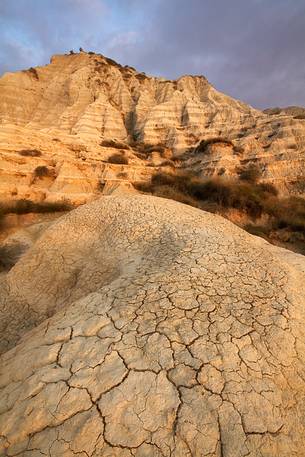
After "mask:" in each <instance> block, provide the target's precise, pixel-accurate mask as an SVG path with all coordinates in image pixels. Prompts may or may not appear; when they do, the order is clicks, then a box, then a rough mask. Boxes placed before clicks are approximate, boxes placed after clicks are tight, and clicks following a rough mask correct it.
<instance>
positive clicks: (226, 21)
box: [0, 0, 305, 108]
mask: <svg viewBox="0 0 305 457" xmlns="http://www.w3.org/2000/svg"><path fill="white" fill-rule="evenodd" d="M0 37H1V42H2V45H1V49H0V72H1V71H4V70H8V69H10V70H15V69H18V68H24V67H29V66H34V65H37V64H44V63H47V62H48V60H49V57H50V55H51V54H54V53H57V52H66V51H67V50H69V49H71V48H74V49H78V47H79V46H82V47H84V48H85V49H91V50H93V51H97V52H102V53H104V54H106V55H108V56H110V57H112V58H114V59H116V60H118V61H120V62H121V63H122V64H129V65H132V66H134V67H137V68H138V69H139V70H140V71H146V72H147V73H149V74H156V75H163V76H166V77H170V78H177V77H179V76H181V75H182V74H186V73H191V74H204V75H205V76H207V78H208V79H209V80H210V81H211V83H212V84H213V85H214V86H215V87H216V88H217V89H219V90H222V91H224V92H226V93H228V94H229V95H232V96H234V97H236V98H240V99H242V100H244V101H246V102H248V103H251V104H252V105H254V106H256V107H262V108H264V107H268V106H285V105H291V104H299V105H302V104H303V105H305V90H304V89H305V87H304V86H305V46H304V43H305V0H294V1H293V2H291V1H289V0H268V1H266V0H247V1H245V0H230V1H228V0H189V1H188V2H186V1H185V0H166V1H164V0H150V1H149V2H145V3H144V2H143V1H142V0H90V1H89V0H44V1H41V0H11V1H10V2H0Z"/></svg>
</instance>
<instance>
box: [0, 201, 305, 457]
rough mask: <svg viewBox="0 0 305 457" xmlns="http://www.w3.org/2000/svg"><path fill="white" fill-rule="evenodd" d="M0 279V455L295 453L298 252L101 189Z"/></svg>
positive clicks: (204, 217)
mask: <svg viewBox="0 0 305 457" xmlns="http://www.w3.org/2000/svg"><path fill="white" fill-rule="evenodd" d="M0 280H1V282H2V283H1V293H0V297H1V314H0V315H1V321H2V329H1V332H0V335H1V345H2V349H5V348H6V349H7V348H8V345H12V344H14V345H15V347H13V348H12V349H11V350H8V351H7V352H5V354H3V356H2V360H1V375H0V387H1V390H0V430H1V437H0V449H1V450H0V454H1V455H9V456H11V457H13V456H17V455H18V456H23V457H27V456H31V457H35V456H40V455H56V456H71V457H72V456H73V455H75V454H78V455H83V456H90V457H98V456H99V457H102V456H120V457H121V456H126V457H127V456H129V457H132V456H137V457H142V456H151V457H155V456H160V457H161V456H163V457H164V456H166V457H169V456H172V457H173V456H174V457H178V456H179V457H186V456H189V457H191V456H192V457H199V456H203V455H206V456H211V457H219V456H225V457H243V456H244V457H245V456H251V457H267V456H268V457H271V456H274V457H275V456H281V457H291V456H292V455H294V456H298V457H300V456H302V455H304V442H303V439H304V433H305V430H304V421H303V416H304V410H303V409H304V408H303V405H304V400H305V384H304V379H305V372H304V366H305V363H304V362H305V339H304V323H305V315H304V297H303V292H302V291H303V284H304V280H305V262H304V257H302V256H299V255H296V254H293V253H289V252H287V251H285V250H283V249H280V248H275V247H273V246H271V245H269V244H268V243H266V242H265V241H263V240H261V239H258V238H256V237H253V236H251V235H249V234H247V233H246V232H244V231H243V230H241V229H239V228H237V227H236V226H234V225H233V224H231V223H230V222H228V221H226V220H225V219H223V218H221V217H219V216H216V215H213V214H209V213H205V212H203V211H200V210H197V209H194V208H191V207H188V206H185V205H182V204H180V203H176V202H173V201H169V200H165V199H160V198H156V197H147V196H129V197H127V196H125V197H122V196H109V197H103V198H102V199H100V200H98V201H96V202H93V203H91V204H89V205H86V206H83V207H81V208H79V209H77V210H75V211H73V212H71V213H69V214H67V215H65V216H63V217H62V218H61V219H59V220H58V221H57V222H53V224H52V225H51V226H50V227H49V228H47V229H46V230H45V231H44V232H43V233H41V234H40V237H39V238H38V239H37V241H36V242H34V244H33V245H32V246H31V247H30V248H29V250H28V251H27V253H26V254H24V255H23V256H22V257H21V258H20V260H19V261H18V262H17V264H16V265H15V266H14V267H13V268H12V270H11V271H10V272H9V273H8V274H6V275H4V276H3V277H2V279H0ZM31 328H32V329H31ZM25 330H29V331H28V332H27V333H25V334H24V332H25ZM20 337H21V339H20Z"/></svg>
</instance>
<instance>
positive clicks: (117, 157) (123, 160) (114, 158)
mask: <svg viewBox="0 0 305 457" xmlns="http://www.w3.org/2000/svg"><path fill="white" fill-rule="evenodd" d="M108 163H114V164H121V165H128V158H127V157H125V156H124V155H123V154H118V153H116V154H112V155H111V156H110V157H108Z"/></svg>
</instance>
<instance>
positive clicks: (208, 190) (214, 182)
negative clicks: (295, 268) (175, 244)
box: [135, 172, 305, 253]
mask: <svg viewBox="0 0 305 457" xmlns="http://www.w3.org/2000/svg"><path fill="white" fill-rule="evenodd" d="M135 187H136V188H137V189H139V190H141V191H143V192H148V193H151V194H153V195H157V196H159V197H165V198H170V199H173V200H176V201H179V202H182V203H186V204H189V205H191V206H195V207H198V208H201V209H205V210H208V211H212V212H217V213H219V214H223V215H225V216H226V214H227V211H228V210H232V209H236V210H238V211H240V212H241V213H242V214H244V215H245V216H247V217H248V220H249V224H248V225H246V226H244V228H245V229H248V230H249V232H250V233H254V234H258V235H259V236H263V237H265V238H266V237H267V238H268V237H270V236H271V234H272V237H273V239H280V232H281V231H283V230H284V231H285V233H286V235H287V233H288V239H289V238H291V239H297V240H298V243H299V244H300V243H301V245H302V248H301V251H302V250H303V251H302V252H304V253H305V200H304V199H302V198H299V197H287V198H281V197H279V196H278V191H277V189H276V188H275V187H274V186H273V185H272V184H270V183H259V182H257V181H253V179H252V176H251V179H250V180H249V179H247V180H242V179H225V178H222V177H212V178H198V177H195V176H194V175H193V174H192V173H189V172H184V173H182V172H180V173H165V172H158V173H156V174H155V175H154V176H152V178H151V181H150V182H149V183H141V184H140V183H135ZM262 216H264V217H265V219H266V221H267V222H265V223H264V224H261V223H259V225H258V226H257V227H256V225H255V224H254V223H253V222H255V221H256V220H258V221H259V220H260V218H261V217H262ZM250 221H252V222H251V223H250ZM268 239H269V240H270V238H268ZM300 240H301V241H300Z"/></svg>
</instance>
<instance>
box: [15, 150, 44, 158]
mask: <svg viewBox="0 0 305 457" xmlns="http://www.w3.org/2000/svg"><path fill="white" fill-rule="evenodd" d="M18 154H20V155H21V156H24V157H40V156H41V151H38V149H21V151H18Z"/></svg>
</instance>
